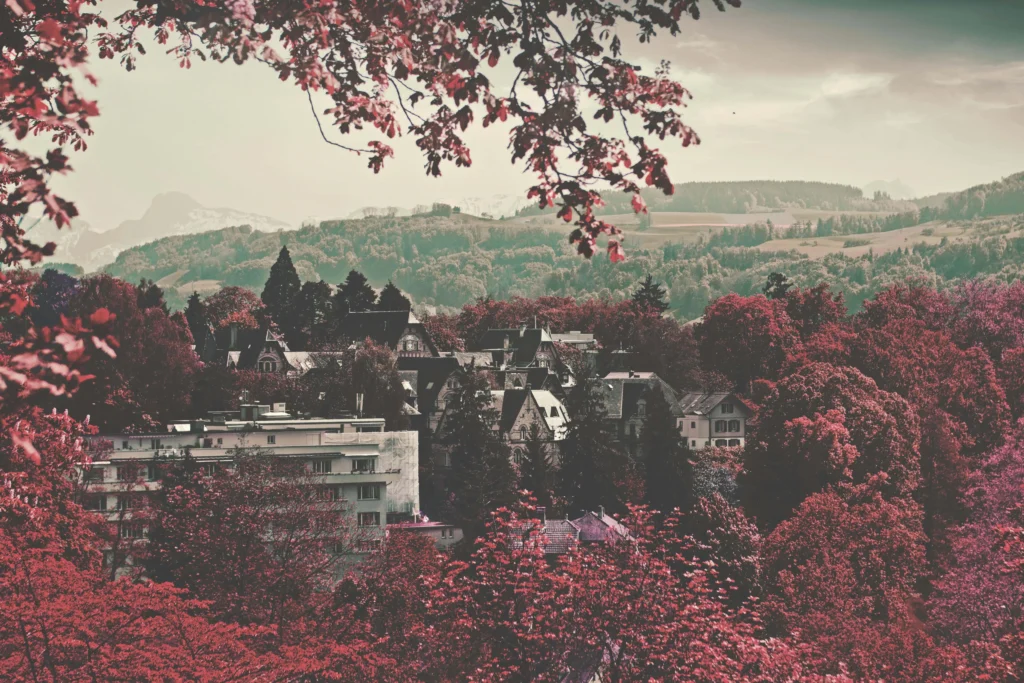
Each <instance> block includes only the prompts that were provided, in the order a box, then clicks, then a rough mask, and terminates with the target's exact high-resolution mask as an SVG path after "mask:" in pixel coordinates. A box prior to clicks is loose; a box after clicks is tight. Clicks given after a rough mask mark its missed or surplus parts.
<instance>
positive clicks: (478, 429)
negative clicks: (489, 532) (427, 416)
mask: <svg viewBox="0 0 1024 683" xmlns="http://www.w3.org/2000/svg"><path fill="white" fill-rule="evenodd" d="M461 374H462V376H461V377H460V386H459V389H458V390H457V391H455V392H453V393H452V394H449V396H451V398H450V399H449V402H448V409H447V411H446V412H445V415H444V422H443V423H442V425H441V440H442V443H443V444H444V445H445V446H446V448H447V451H448V455H449V457H450V458H451V466H452V481H451V484H452V485H451V492H452V495H453V497H454V500H453V507H454V514H455V517H456V521H457V522H458V523H459V524H460V525H461V526H462V530H463V533H464V534H465V538H467V539H469V540H472V539H475V538H476V537H477V536H479V535H480V534H481V533H483V531H484V528H485V527H486V524H487V521H488V520H489V519H490V513H491V511H493V510H495V509H497V508H499V507H501V506H504V505H510V504H511V503H513V502H514V500H515V471H514V470H513V469H512V461H511V459H510V457H509V451H508V447H507V446H506V444H505V443H504V442H502V441H501V439H500V437H499V436H498V434H497V432H495V431H494V430H493V429H492V428H491V425H493V424H494V423H495V421H496V420H497V418H498V415H497V411H496V410H495V409H494V408H493V407H492V399H491V391H490V388H489V387H488V384H487V380H486V378H485V377H484V376H483V375H481V374H479V373H477V372H472V371H470V372H465V373H461Z"/></svg>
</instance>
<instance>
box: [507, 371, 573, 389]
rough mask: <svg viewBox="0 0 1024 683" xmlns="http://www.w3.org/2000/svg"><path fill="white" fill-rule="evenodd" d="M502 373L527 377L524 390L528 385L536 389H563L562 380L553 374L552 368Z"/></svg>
mask: <svg viewBox="0 0 1024 683" xmlns="http://www.w3.org/2000/svg"><path fill="white" fill-rule="evenodd" d="M501 372H506V373H512V374H513V375H521V376H525V377H524V384H523V387H524V388H525V387H526V385H527V384H529V385H530V386H531V387H532V388H534V389H547V388H549V387H551V388H556V387H557V388H558V389H561V388H562V382H561V380H560V379H559V377H558V375H556V374H555V373H554V372H552V370H551V368H540V367H537V368H513V369H511V370H503V371H501ZM499 374H500V373H499ZM502 379H504V378H502Z"/></svg>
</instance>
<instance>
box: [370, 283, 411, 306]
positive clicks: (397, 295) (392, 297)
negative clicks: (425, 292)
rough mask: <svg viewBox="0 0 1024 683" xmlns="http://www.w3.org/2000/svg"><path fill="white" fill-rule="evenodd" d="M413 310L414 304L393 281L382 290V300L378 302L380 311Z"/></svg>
mask: <svg viewBox="0 0 1024 683" xmlns="http://www.w3.org/2000/svg"><path fill="white" fill-rule="evenodd" d="M411 308H412V302H411V301H409V299H408V298H407V297H406V296H405V295H404V294H402V290H400V289H399V288H398V287H396V286H395V285H394V283H393V282H391V280H388V283H387V284H386V285H384V289H382V290H380V300H379V301H378V302H377V310H378V311H408V310H410V309H411Z"/></svg>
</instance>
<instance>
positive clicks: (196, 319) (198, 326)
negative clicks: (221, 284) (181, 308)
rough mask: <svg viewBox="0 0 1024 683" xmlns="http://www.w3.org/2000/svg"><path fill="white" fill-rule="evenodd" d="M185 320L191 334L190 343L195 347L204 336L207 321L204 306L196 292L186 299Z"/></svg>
mask: <svg viewBox="0 0 1024 683" xmlns="http://www.w3.org/2000/svg"><path fill="white" fill-rule="evenodd" d="M185 320H186V321H187V322H188V329H189V331H190V332H191V333H192V341H194V342H195V343H196V344H197V345H198V344H201V343H202V340H203V338H204V337H205V336H206V330H207V325H208V324H209V319H208V318H207V316H206V306H205V305H203V302H202V301H201V300H200V298H199V293H198V292H192V296H190V297H189V298H188V305H187V306H186V307H185Z"/></svg>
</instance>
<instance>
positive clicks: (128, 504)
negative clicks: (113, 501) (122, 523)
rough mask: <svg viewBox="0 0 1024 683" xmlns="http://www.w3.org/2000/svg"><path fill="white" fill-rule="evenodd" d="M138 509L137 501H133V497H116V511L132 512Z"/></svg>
mask: <svg viewBox="0 0 1024 683" xmlns="http://www.w3.org/2000/svg"><path fill="white" fill-rule="evenodd" d="M137 507H139V501H137V500H136V499H135V496H127V495H124V496H118V497H117V509H118V510H133V509H135V508H137Z"/></svg>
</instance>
